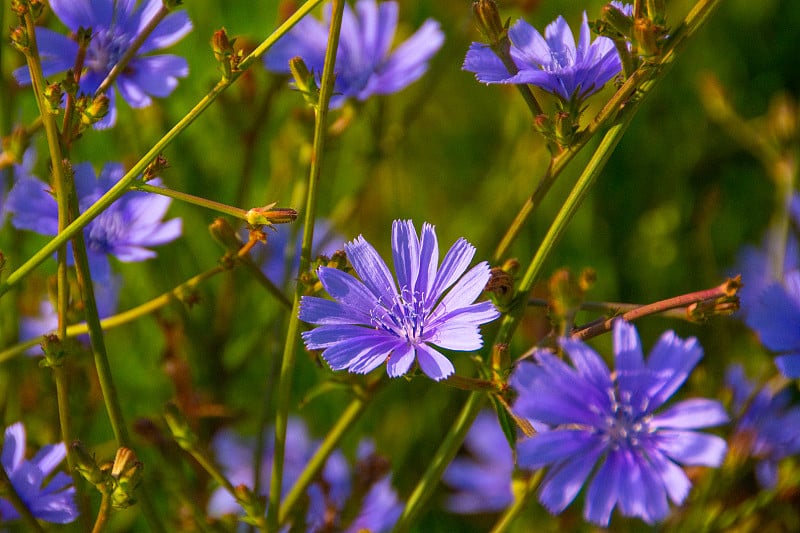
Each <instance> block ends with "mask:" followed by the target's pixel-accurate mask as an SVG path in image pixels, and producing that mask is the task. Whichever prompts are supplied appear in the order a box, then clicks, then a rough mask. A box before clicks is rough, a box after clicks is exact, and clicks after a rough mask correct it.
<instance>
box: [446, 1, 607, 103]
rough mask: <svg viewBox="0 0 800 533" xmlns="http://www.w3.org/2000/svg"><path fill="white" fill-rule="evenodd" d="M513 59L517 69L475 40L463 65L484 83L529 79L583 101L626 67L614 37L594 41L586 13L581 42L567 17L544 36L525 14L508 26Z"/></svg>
mask: <svg viewBox="0 0 800 533" xmlns="http://www.w3.org/2000/svg"><path fill="white" fill-rule="evenodd" d="M508 37H509V39H510V41H511V50H510V53H511V59H512V60H513V61H514V64H515V65H516V66H517V68H518V69H519V72H517V73H516V74H511V73H509V72H508V70H507V69H506V67H505V65H503V62H502V61H501V60H500V59H499V58H498V57H497V55H496V54H495V53H494V52H493V51H492V50H491V48H489V46H488V45H486V44H484V43H472V45H470V48H469V50H468V51H467V55H466V58H465V59H464V65H463V67H462V68H463V69H464V70H466V71H469V72H473V73H475V78H476V79H477V80H478V81H480V82H483V83H487V84H489V83H515V84H522V83H529V84H532V85H536V86H538V87H541V88H542V89H544V90H545V91H548V92H551V93H553V94H555V95H556V96H558V97H559V98H561V99H562V100H563V101H565V102H567V101H570V100H572V99H575V98H577V100H578V101H579V102H580V101H582V100H584V99H585V98H586V97H588V96H589V95H591V94H593V93H595V92H597V91H599V90H600V89H601V88H602V87H603V85H605V84H606V82H608V81H609V80H610V79H612V78H613V77H614V76H616V75H617V74H619V72H620V71H621V70H622V63H620V60H619V54H618V53H617V50H616V48H615V47H614V42H613V41H612V40H611V39H609V38H607V37H597V38H596V39H595V40H594V41H591V42H590V32H589V23H588V20H587V18H586V12H584V13H583V23H582V24H581V30H580V37H579V39H578V42H577V45H576V43H575V38H574V37H573V35H572V30H570V28H569V26H568V25H567V22H566V21H565V20H564V18H563V17H561V16H559V17H558V18H557V19H556V20H555V21H554V22H552V23H551V24H550V25H548V26H547V28H546V29H545V34H544V37H542V35H541V34H540V33H539V32H538V31H537V30H536V29H535V28H534V27H533V26H531V25H530V24H528V23H527V22H525V21H524V20H522V19H520V20H518V21H517V22H515V23H514V24H513V25H512V26H511V28H509V30H508Z"/></svg>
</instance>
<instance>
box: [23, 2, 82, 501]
mask: <svg viewBox="0 0 800 533" xmlns="http://www.w3.org/2000/svg"><path fill="white" fill-rule="evenodd" d="M22 19H23V21H24V23H25V28H26V30H27V32H28V36H29V49H28V51H27V52H26V54H25V59H26V60H27V63H28V70H29V71H30V74H31V85H32V88H33V93H34V97H35V98H36V104H37V106H38V108H39V116H40V117H41V119H42V125H43V126H44V130H45V137H46V138H47V146H48V150H49V152H50V163H51V167H52V174H53V189H54V191H55V196H56V203H57V206H58V229H59V231H63V229H64V228H65V227H66V226H67V224H68V222H69V220H70V197H69V196H70V194H71V191H70V183H69V181H68V178H67V176H66V172H65V169H64V160H63V155H62V152H61V139H60V133H59V131H58V125H57V124H56V121H55V115H53V114H52V113H51V112H50V110H49V109H48V106H47V103H46V102H45V99H44V87H45V80H44V75H43V74H42V64H41V59H40V57H39V48H38V43H37V40H36V26H35V23H34V20H33V16H32V15H31V13H30V11H26V12H25V14H24V15H23V17H22ZM56 260H57V263H58V267H57V273H56V276H57V296H56V311H57V313H58V326H57V333H58V336H59V338H60V339H64V338H65V337H66V332H67V321H66V316H67V309H68V307H69V280H68V278H67V250H66V246H61V247H59V248H58V250H57V254H56ZM53 379H54V381H55V384H56V399H57V402H58V420H59V425H60V427H61V439H62V441H63V442H65V443H69V442H72V440H73V439H74V436H73V432H72V418H71V415H70V410H69V380H68V379H67V375H66V372H65V371H64V369H63V368H58V369H55V370H54V372H53ZM67 465H68V467H69V471H70V474H71V476H72V479H73V484H74V485H75V487H76V490H78V489H79V488H80V487H82V486H83V485H82V484H81V479H80V476H79V475H78V473H77V471H76V469H75V466H76V461H75V455H74V453H73V452H72V451H71V450H70V448H69V447H67ZM81 501H82V500H81Z"/></svg>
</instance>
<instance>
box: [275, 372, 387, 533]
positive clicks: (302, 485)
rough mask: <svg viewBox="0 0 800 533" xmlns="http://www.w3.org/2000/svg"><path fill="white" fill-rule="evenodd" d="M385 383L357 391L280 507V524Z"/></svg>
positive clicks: (379, 382) (284, 520)
mask: <svg viewBox="0 0 800 533" xmlns="http://www.w3.org/2000/svg"><path fill="white" fill-rule="evenodd" d="M383 382H384V380H381V379H379V380H377V381H375V382H373V383H372V384H371V385H369V386H368V387H367V389H366V390H357V391H356V397H355V398H354V399H353V401H351V402H350V404H349V405H348V406H347V408H346V409H345V410H344V412H343V413H342V414H341V415H340V416H339V420H337V421H336V424H334V426H333V427H332V428H331V429H330V431H328V433H327V434H326V435H325V440H323V441H322V443H321V444H320V446H319V448H317V451H316V452H314V455H313V456H312V457H311V459H309V461H308V463H306V466H305V468H304V469H303V472H302V473H301V474H300V476H299V477H298V478H297V481H295V483H294V485H293V486H292V488H291V489H290V490H289V493H288V494H286V497H285V498H284V500H283V503H282V504H281V507H280V524H284V523H285V522H286V519H287V518H288V517H289V516H290V513H291V511H292V508H293V507H294V506H295V504H296V503H297V502H298V500H300V498H301V497H302V496H303V495H304V494H305V492H306V489H308V486H309V485H310V484H311V482H312V481H314V479H315V478H316V477H317V475H318V474H319V473H320V472H321V471H322V468H323V467H324V466H325V462H326V461H327V460H328V457H329V456H330V455H331V453H333V451H334V450H335V449H336V447H337V446H338V445H339V442H340V441H341V440H342V437H344V434H345V433H346V432H347V430H348V429H350V428H351V427H352V426H353V424H354V423H355V422H356V420H358V418H359V417H360V416H361V415H362V414H363V412H364V409H366V407H367V405H368V403H369V401H370V400H371V399H372V397H373V395H374V393H375V391H376V390H377V388H378V387H379V386H380V385H381V384H382V383H383Z"/></svg>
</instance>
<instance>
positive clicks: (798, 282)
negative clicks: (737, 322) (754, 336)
mask: <svg viewBox="0 0 800 533" xmlns="http://www.w3.org/2000/svg"><path fill="white" fill-rule="evenodd" d="M747 325H748V326H750V327H751V328H753V330H755V331H757V332H758V336H759V338H760V339H761V343H762V344H763V345H764V346H766V347H767V348H768V349H770V350H771V351H773V352H777V354H778V356H777V357H776V358H775V364H776V365H777V367H778V370H780V371H781V373H782V374H783V375H784V376H786V377H787V378H791V379H795V378H800V270H793V271H791V272H789V273H788V274H786V275H785V276H784V281H783V283H773V284H772V285H770V286H769V287H767V288H766V289H764V291H763V292H762V293H761V295H760V296H759V298H758V300H757V301H756V303H755V304H754V305H753V306H752V307H751V309H750V312H749V313H748V314H747Z"/></svg>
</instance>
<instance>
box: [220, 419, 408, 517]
mask: <svg viewBox="0 0 800 533" xmlns="http://www.w3.org/2000/svg"><path fill="white" fill-rule="evenodd" d="M269 434H270V435H271V432H270V433H269ZM265 437H266V435H265ZM272 446H273V441H272V439H270V438H265V450H264V460H263V461H262V468H261V472H260V473H259V476H260V477H259V481H260V487H261V491H262V492H261V495H262V496H267V495H268V492H267V491H268V490H269V486H270V482H269V481H270V477H271V475H272V460H273V453H274V450H273V447H272ZM317 446H318V443H317V442H315V441H313V440H312V439H311V438H310V437H309V435H308V431H307V429H306V426H305V424H304V423H303V422H302V421H300V420H298V419H290V420H289V424H288V426H287V430H286V456H285V458H284V475H283V486H282V491H286V490H288V489H289V488H290V487H291V486H292V485H293V484H294V483H295V482H296V481H297V479H298V478H299V476H300V474H301V473H302V471H303V469H304V468H305V466H306V464H307V463H308V461H309V459H310V458H311V456H312V455H313V453H314V450H315V449H316V447H317ZM254 447H255V442H254V439H244V438H242V437H240V436H238V435H236V434H235V433H233V432H232V431H229V430H224V431H222V432H220V433H218V434H217V436H216V437H214V441H213V443H212V448H213V449H214V453H215V456H216V457H217V461H218V462H219V463H220V464H221V465H222V467H223V469H224V471H225V474H226V476H227V478H228V480H229V481H230V482H231V483H232V484H233V485H234V486H238V485H241V484H244V485H246V486H248V487H251V488H252V487H253V484H254V481H255V476H254V472H253V454H254ZM376 462H377V463H379V462H380V461H379V460H378V458H377V456H375V455H374V453H373V451H372V447H371V445H369V444H367V445H364V444H362V446H360V449H359V464H358V467H357V468H356V472H357V476H356V479H355V480H353V479H351V473H350V467H349V466H348V464H347V460H346V459H345V458H344V455H343V454H342V453H341V452H340V451H338V450H336V451H335V452H334V453H333V454H331V456H330V457H329V458H328V460H327V462H326V463H325V467H324V468H323V471H322V473H321V474H320V479H319V480H318V481H316V482H314V483H312V484H311V486H310V487H309V488H308V493H307V494H308V511H307V514H306V518H305V520H306V523H305V524H303V526H305V527H304V528H302V530H304V531H309V532H321V531H346V532H352V533H357V532H359V531H365V530H367V531H373V532H375V533H379V532H381V531H388V530H389V529H390V528H391V527H392V526H393V525H394V523H395V522H396V521H397V518H398V517H399V515H400V511H401V507H400V504H399V502H398V500H397V495H396V493H395V492H394V489H392V487H391V482H390V475H388V474H386V472H384V470H385V469H383V468H380V467H378V468H375V467H374V466H375V464H376ZM356 496H358V497H362V498H363V500H362V501H359V502H355V503H356V504H360V507H357V508H360V509H361V510H360V511H359V512H358V513H357V514H356V517H355V518H353V519H352V521H351V522H350V523H349V524H348V523H342V520H343V517H342V510H343V509H344V507H345V505H346V504H347V505H348V508H351V506H350V505H349V503H352V502H348V500H349V499H350V498H353V497H356ZM208 511H209V514H210V515H211V516H217V517H218V516H222V515H224V514H239V513H241V512H242V509H241V508H240V507H239V504H238V503H236V500H234V498H233V496H231V495H230V494H229V493H228V492H227V491H225V490H224V489H223V488H219V489H217V490H216V491H215V492H214V493H213V494H212V495H211V499H210V500H209V503H208ZM296 526H297V525H296Z"/></svg>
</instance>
